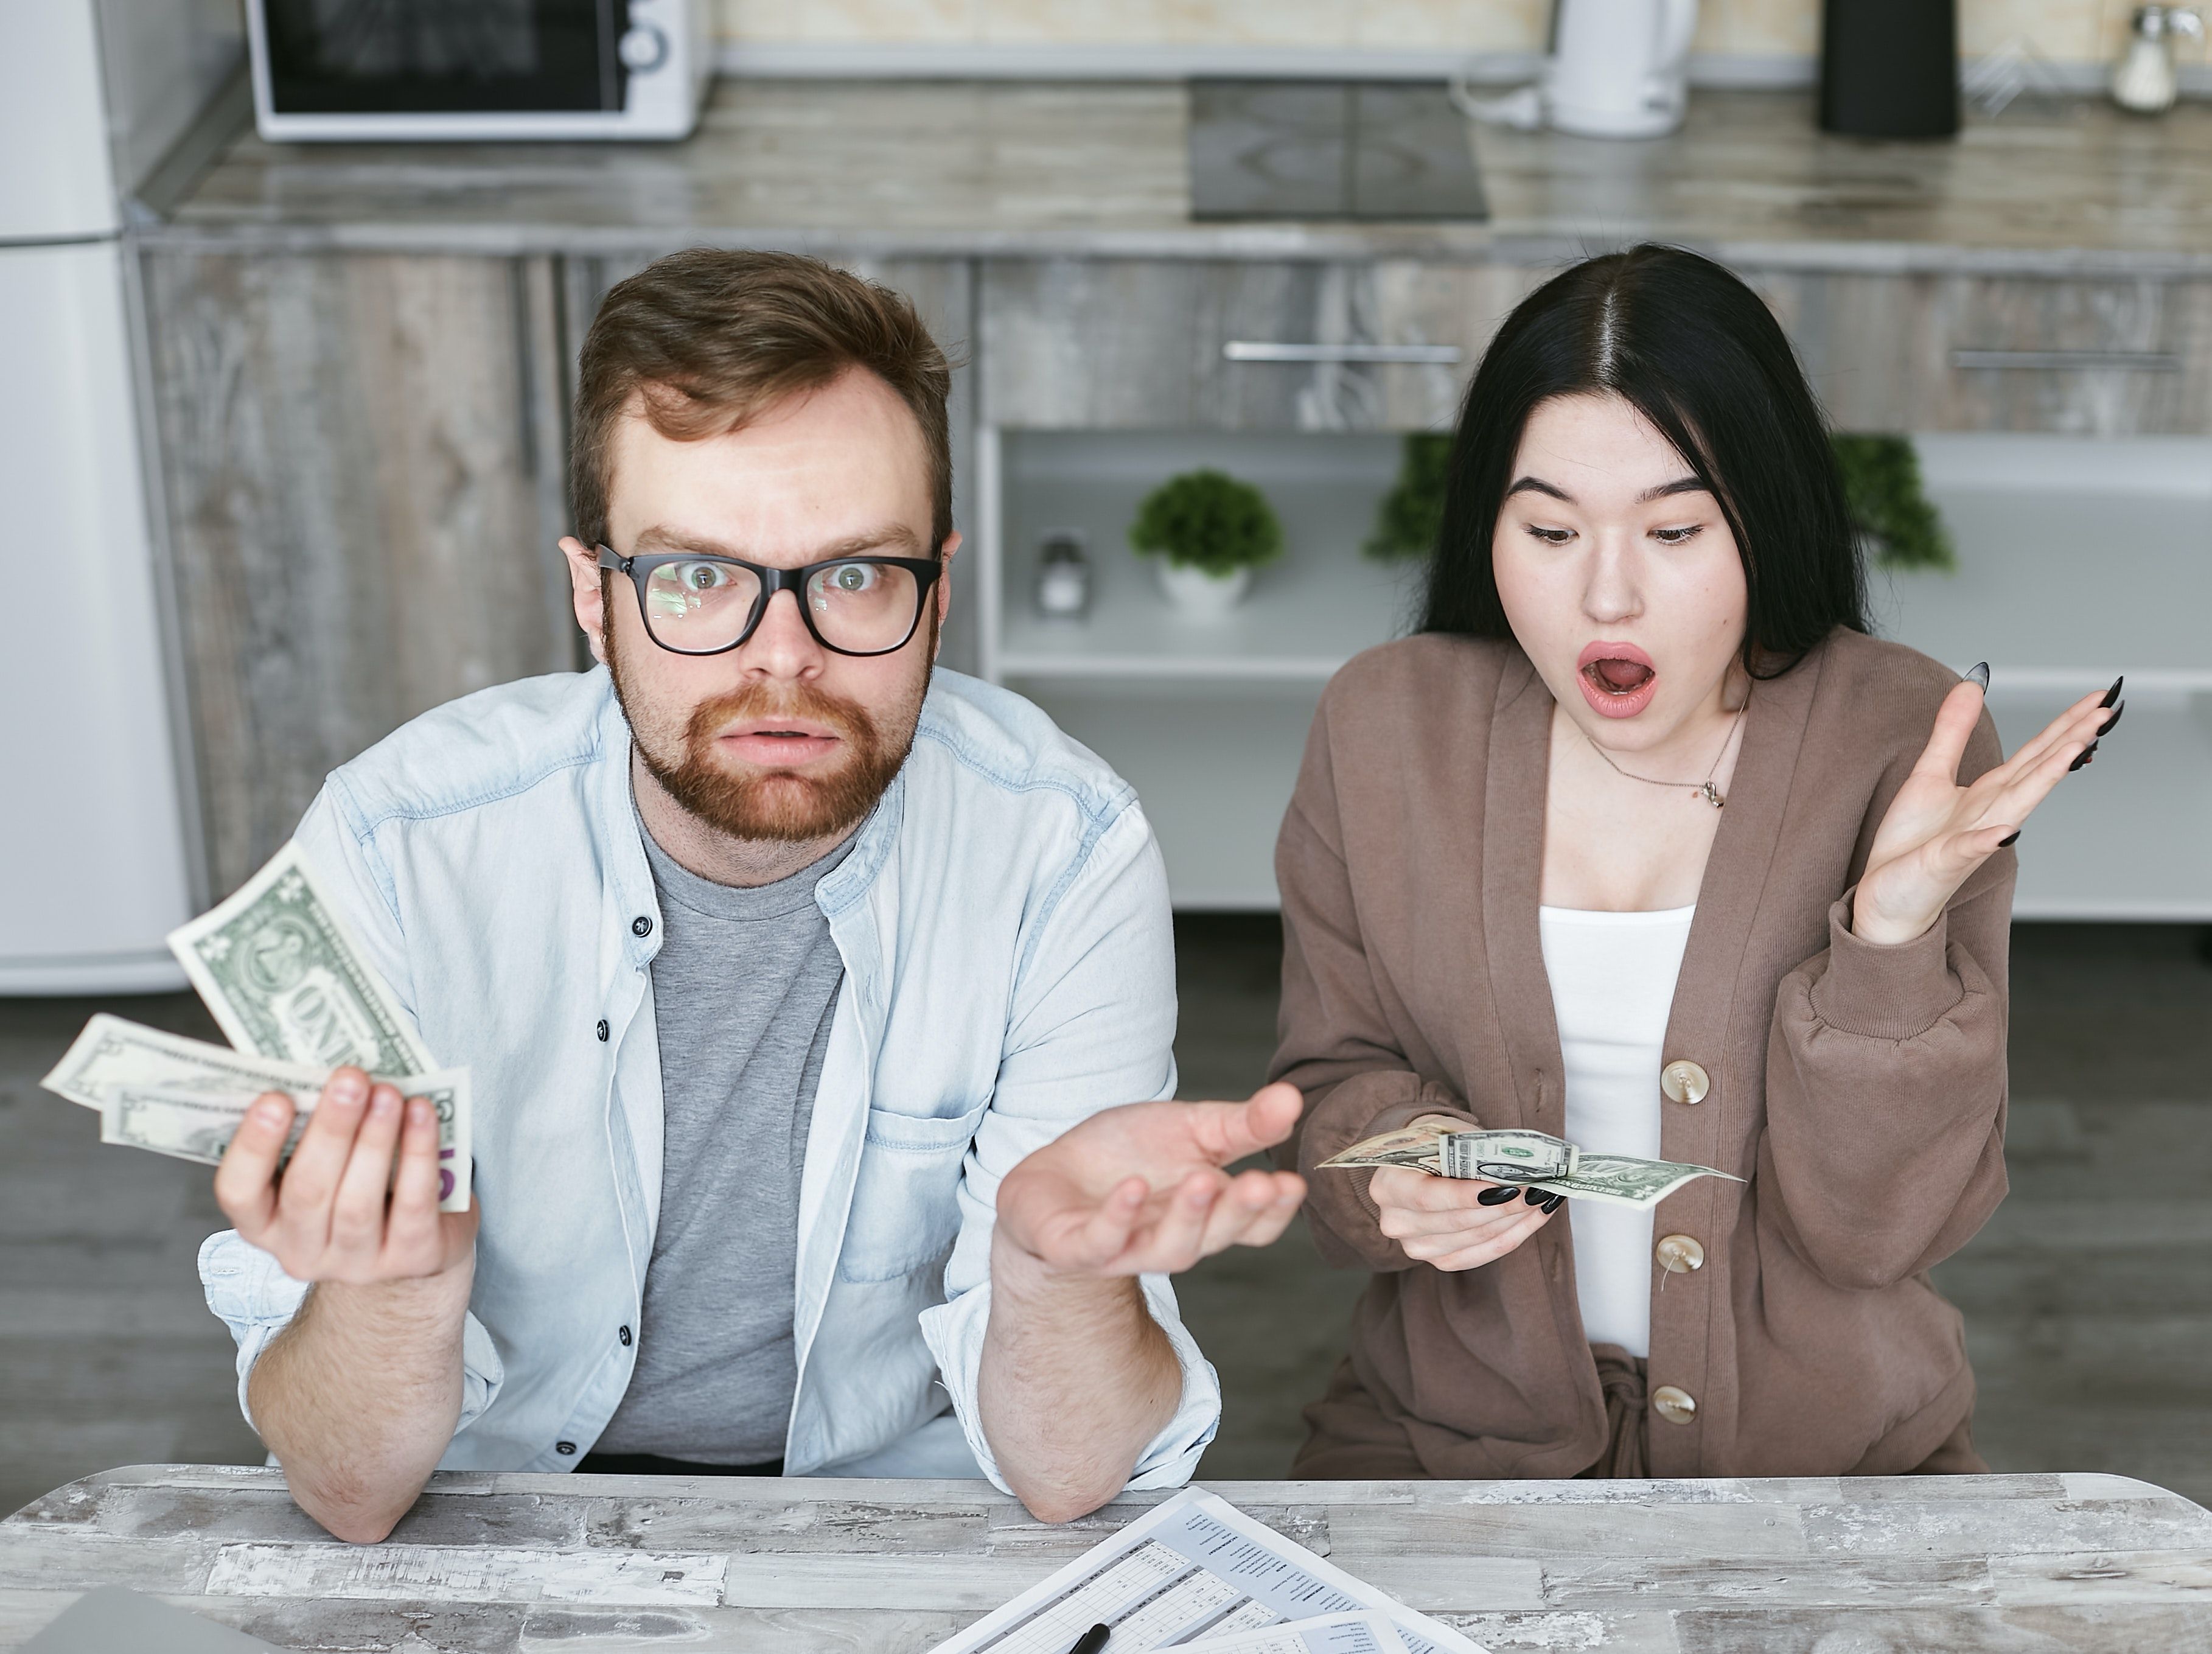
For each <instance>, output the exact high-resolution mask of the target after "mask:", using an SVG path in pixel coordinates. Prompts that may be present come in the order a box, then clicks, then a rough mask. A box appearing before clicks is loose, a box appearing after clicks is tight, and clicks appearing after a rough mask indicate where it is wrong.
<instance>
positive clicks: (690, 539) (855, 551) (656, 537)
mask: <svg viewBox="0 0 2212 1654" xmlns="http://www.w3.org/2000/svg"><path fill="white" fill-rule="evenodd" d="M634 548H635V552H647V551H688V552H690V554H691V555H693V556H701V557H735V558H738V560H739V561H741V562H751V561H753V559H751V558H749V557H747V556H745V553H744V548H743V547H741V546H737V545H732V544H728V543H726V542H725V541H722V540H718V539H714V538H712V537H711V536H708V535H705V534H694V533H690V532H686V531H685V530H683V529H680V528H671V527H670V526H668V525H667V524H665V523H656V524H655V525H654V526H652V527H651V528H647V529H644V530H641V531H640V532H639V534H638V537H637V538H636V540H635V543H634ZM884 550H890V551H891V552H893V553H896V554H898V555H902V556H920V555H921V537H920V536H918V535H917V534H915V532H914V530H913V529H911V528H909V527H908V526H906V525H905V524H904V523H884V524H883V525H881V526H878V527H876V528H870V529H864V530H862V531H861V532H860V533H857V534H848V535H847V536H846V537H845V538H843V539H842V540H837V541H835V542H833V543H832V544H829V545H825V546H823V547H821V548H820V549H819V550H817V551H816V552H815V553H814V555H813V556H811V557H810V558H809V559H808V561H809V562H836V560H837V559H838V558H840V557H864V556H867V555H868V554H869V553H871V552H875V551H884Z"/></svg>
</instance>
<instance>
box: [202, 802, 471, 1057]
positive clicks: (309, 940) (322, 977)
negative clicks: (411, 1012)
mask: <svg viewBox="0 0 2212 1654" xmlns="http://www.w3.org/2000/svg"><path fill="white" fill-rule="evenodd" d="M169 948H170V951H171V952H173V953H174V954H175V955H176V956H177V959H178V961H179V963H180V964H182V965H183V966H184V968H185V975H186V976H189V977H190V978H191V983H192V986H193V987H194V988H197V989H198V990H199V995H200V997H201V998H202V999H203V1000H206V1001H207V1007H208V1009H209V1011H210V1012H212V1013H213V1014H214V1017H215V1019H216V1022H217V1023H218V1024H220V1025H222V1031H223V1032H224V1033H225V1034H227V1035H228V1036H229V1038H230V1043H232V1044H233V1045H235V1046H236V1047H237V1048H238V1049H240V1050H241V1051H251V1052H252V1053H254V1054H255V1055H259V1056H265V1057H276V1058H277V1059H279V1060H281V1061H290V1062H304V1063H307V1064H309V1065H310V1066H312V1067H318V1068H320V1069H321V1070H323V1071H324V1072H325V1073H328V1072H329V1071H330V1070H331V1069H332V1068H336V1067H340V1066H341V1065H343V1064H347V1063H350V1064H352V1065H354V1066H355V1067H360V1068H365V1069H367V1070H368V1072H369V1073H372V1074H375V1075H377V1076H379V1077H380V1078H382V1077H386V1076H391V1077H394V1078H396V1077H398V1076H399V1075H402V1074H419V1073H428V1072H429V1071H430V1070H432V1069H435V1067H437V1066H438V1065H437V1063H436V1062H435V1061H434V1060H433V1059H432V1057H431V1055H430V1054H429V1053H428V1051H426V1050H424V1049H422V1042H421V1041H420V1040H419V1039H418V1038H417V1037H416V1036H415V1034H414V1033H413V1031H411V1029H410V1026H409V1024H408V1019H407V1018H406V1016H405V1014H404V1012H401V1011H400V1010H399V1008H398V1006H397V1004H395V1003H394V1001H393V998H392V990H391V989H390V988H387V987H386V985H385V983H384V981H383V979H382V978H381V977H380V976H378V974H377V972H376V970H375V969H374V967H373V966H372V965H370V964H369V963H368V950H367V949H365V948H364V947H362V945H361V942H360V940H359V939H358V938H356V936H355V935H354V934H353V933H352V931H351V929H350V928H349V927H348V926H347V924H346V922H345V921H344V920H343V918H341V917H340V916H339V911H338V908H337V904H336V903H333V902H331V900H330V899H329V897H327V895H326V894H325V892H324V891H323V890H322V888H321V887H320V885H318V883H317V882H316V879H315V875H314V873H313V870H312V869H310V868H309V867H308V866H307V858H306V857H305V856H304V855H303V854H301V852H300V848H299V847H298V845H297V844H295V843H287V844H286V845H285V846H284V848H282V849H280V850H279V851H277V852H276V854H275V855H273V856H271V857H270V859H269V865H268V866H266V867H264V868H262V870H261V871H260V872H259V873H256V874H254V875H253V877H252V879H248V880H246V884H245V885H243V886H241V887H240V890H239V891H237V893H236V894H234V895H233V896H232V897H229V898H228V900H226V901H225V902H223V903H222V905H221V906H219V907H216V908H215V909H211V910H210V911H209V912H207V913H204V914H203V915H200V916H199V917H198V918H197V919H195V920H193V921H191V923H189V924H186V925H183V926H180V927H178V928H177V929H176V930H174V931H172V932H171V933H170V934H169Z"/></svg>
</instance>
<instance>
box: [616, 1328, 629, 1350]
mask: <svg viewBox="0 0 2212 1654" xmlns="http://www.w3.org/2000/svg"><path fill="white" fill-rule="evenodd" d="M615 1336H616V1337H617V1338H619V1339H621V1340H622V1341H623V1348H624V1349H628V1348H629V1328H627V1327H623V1328H622V1329H619V1330H617V1332H616V1334H615Z"/></svg>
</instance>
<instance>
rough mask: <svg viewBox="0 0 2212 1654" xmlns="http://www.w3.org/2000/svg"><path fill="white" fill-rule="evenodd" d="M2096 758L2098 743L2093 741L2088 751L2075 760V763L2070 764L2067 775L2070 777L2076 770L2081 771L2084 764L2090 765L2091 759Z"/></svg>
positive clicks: (2067, 767)
mask: <svg viewBox="0 0 2212 1654" xmlns="http://www.w3.org/2000/svg"><path fill="white" fill-rule="evenodd" d="M2096 756H2097V744H2096V742H2094V741H2092V742H2090V743H2089V745H2088V747H2087V749H2086V750H2085V751H2083V752H2082V754H2081V757H2078V758H2076V759H2075V760H2074V762H2073V763H2069V764H2068V765H2067V766H2066V773H2067V774H2068V775H2072V774H2073V773H2074V772H2075V770H2077V769H2080V768H2081V766H2082V765H2083V764H2085V763H2088V762H2089V760H2090V759H2092V758H2093V757H2096Z"/></svg>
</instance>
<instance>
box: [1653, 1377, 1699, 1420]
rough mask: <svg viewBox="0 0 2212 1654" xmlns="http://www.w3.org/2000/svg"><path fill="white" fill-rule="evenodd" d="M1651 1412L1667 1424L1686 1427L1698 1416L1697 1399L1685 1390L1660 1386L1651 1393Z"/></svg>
mask: <svg viewBox="0 0 2212 1654" xmlns="http://www.w3.org/2000/svg"><path fill="white" fill-rule="evenodd" d="M1651 1410H1652V1411H1653V1412H1654V1413H1656V1414H1658V1415H1659V1416H1660V1417H1661V1418H1662V1419H1664V1420H1666V1421H1667V1422H1668V1424H1676V1425H1686V1424H1687V1423H1689V1422H1690V1420H1692V1419H1694V1418H1696V1417H1697V1416H1698V1398H1697V1397H1696V1396H1692V1395H1691V1394H1690V1392H1689V1391H1688V1390H1686V1389H1675V1388H1674V1385H1672V1384H1662V1385H1660V1386H1659V1388H1658V1389H1655V1390H1653V1391H1652V1392H1651Z"/></svg>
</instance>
